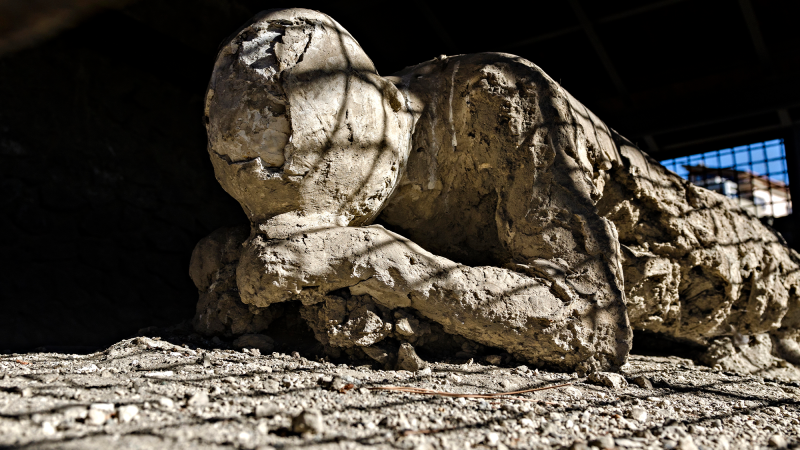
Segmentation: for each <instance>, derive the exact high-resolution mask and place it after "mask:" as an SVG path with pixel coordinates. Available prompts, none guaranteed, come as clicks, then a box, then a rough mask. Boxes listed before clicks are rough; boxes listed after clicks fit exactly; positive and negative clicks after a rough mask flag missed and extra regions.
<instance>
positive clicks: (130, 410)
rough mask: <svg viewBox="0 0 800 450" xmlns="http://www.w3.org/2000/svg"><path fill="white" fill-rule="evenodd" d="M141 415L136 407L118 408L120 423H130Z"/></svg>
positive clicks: (124, 406) (125, 406)
mask: <svg viewBox="0 0 800 450" xmlns="http://www.w3.org/2000/svg"><path fill="white" fill-rule="evenodd" d="M138 414H139V407H138V406H136V405H123V406H120V407H119V408H117V417H118V418H119V420H120V422H124V423H127V422H130V421H131V420H133V418H134V417H136V416H137V415H138Z"/></svg>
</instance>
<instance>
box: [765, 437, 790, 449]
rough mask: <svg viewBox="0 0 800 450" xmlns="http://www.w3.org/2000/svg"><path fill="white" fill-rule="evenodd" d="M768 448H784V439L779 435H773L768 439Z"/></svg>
mask: <svg viewBox="0 0 800 450" xmlns="http://www.w3.org/2000/svg"><path fill="white" fill-rule="evenodd" d="M768 443H769V446H770V447H774V448H784V447H786V439H785V438H784V437H783V436H782V435H780V434H773V435H772V436H770V437H769V442H768Z"/></svg>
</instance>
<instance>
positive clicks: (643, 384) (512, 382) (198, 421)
mask: <svg viewBox="0 0 800 450" xmlns="http://www.w3.org/2000/svg"><path fill="white" fill-rule="evenodd" d="M194 341H195V344H191V343H188V342H189V341H181V340H179V339H172V338H170V339H169V342H168V341H167V340H161V339H159V338H155V337H153V338H149V337H138V338H133V339H128V340H124V341H122V342H119V343H117V344H115V345H113V346H111V347H110V348H108V349H106V350H105V351H102V352H97V353H92V354H89V355H73V354H64V353H29V354H14V355H2V357H0V448H2V449H11V448H14V449H17V448H48V449H50V448H81V449H87V448H89V449H91V448H124V449H127V448H137V449H138V448H192V449H205V448H243V449H271V448H347V449H351V448H360V447H367V446H370V447H378V448H415V449H440V448H445V449H449V448H459V449H462V448H463V449H467V448H497V449H501V450H502V449H506V448H534V449H538V448H574V449H589V448H593V447H594V448H614V447H616V448H622V449H628V448H630V449H645V448H654V449H661V448H665V449H671V448H677V449H695V448H697V449H729V448H730V449H734V448H742V449H756V448H765V447H781V446H788V447H790V448H796V447H797V446H798V443H800V439H799V438H798V435H800V408H798V406H800V405H798V400H797V398H798V394H800V383H798V382H797V381H793V380H796V379H797V377H796V375H797V372H796V371H795V370H794V369H793V368H785V369H781V370H782V371H777V372H776V371H773V372H770V373H769V374H768V376H766V377H765V378H764V377H760V376H753V375H741V374H736V373H731V372H721V371H716V370H713V369H711V368H708V367H702V366H696V365H695V364H694V363H693V362H692V361H691V360H688V359H682V358H677V357H654V356H637V355H632V356H631V357H630V360H629V363H628V364H627V365H626V366H624V368H623V372H622V375H623V376H624V378H623V377H621V376H617V377H615V376H614V375H613V374H612V375H602V374H601V376H595V377H589V378H579V377H578V376H577V375H576V374H564V373H553V372H547V371H544V370H541V369H539V370H536V369H534V370H531V369H529V368H528V367H526V366H519V365H518V364H515V363H513V362H512V363H510V364H508V366H495V365H490V364H488V363H486V362H485V361H471V360H467V361H464V360H458V361H448V362H436V363H430V364H429V365H428V366H427V368H425V369H422V370H421V371H418V372H416V373H412V372H407V371H385V370H375V369H374V368H373V367H370V366H356V365H346V364H338V365H337V364H333V363H330V362H326V361H324V360H319V361H314V360H310V359H306V358H303V357H301V356H300V355H298V354H296V353H295V354H293V355H287V354H282V353H272V354H269V355H261V354H259V352H258V351H257V350H248V349H245V350H243V351H237V350H231V349H228V348H227V346H226V344H225V343H224V342H220V341H218V342H217V343H216V344H214V343H211V342H206V341H203V340H198V339H194ZM204 343H205V345H203V344H204ZM198 344H199V345H198ZM213 347H218V348H213ZM489 359H490V360H493V361H496V359H492V358H489ZM565 383H570V385H568V386H563V387H559V388H555V389H548V390H541V391H537V392H532V393H524V394H516V395H514V396H512V397H514V398H490V399H479V398H450V397H442V396H430V395H419V394H412V393H405V392H396V391H388V390H378V389H375V388H378V387H382V386H413V387H421V388H427V389H433V390H438V391H447V392H453V393H497V392H509V391H516V390H522V389H530V388H536V387H547V386H554V385H559V384H565ZM650 384H652V386H651V385H650Z"/></svg>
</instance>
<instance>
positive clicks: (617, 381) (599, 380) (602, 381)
mask: <svg viewBox="0 0 800 450" xmlns="http://www.w3.org/2000/svg"><path fill="white" fill-rule="evenodd" d="M589 381H591V382H593V383H595V384H599V385H602V386H606V387H610V388H612V389H625V388H626V387H628V382H627V381H625V377H623V376H622V375H620V374H618V373H611V372H594V373H592V374H591V375H589Z"/></svg>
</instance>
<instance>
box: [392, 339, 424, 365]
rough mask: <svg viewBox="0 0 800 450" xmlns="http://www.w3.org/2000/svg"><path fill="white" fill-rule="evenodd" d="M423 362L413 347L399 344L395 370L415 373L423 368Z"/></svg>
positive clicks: (405, 343) (407, 344)
mask: <svg viewBox="0 0 800 450" xmlns="http://www.w3.org/2000/svg"><path fill="white" fill-rule="evenodd" d="M425 365H426V364H425V361H423V360H422V358H420V357H419V356H417V352H416V351H415V350H414V347H413V346H412V345H411V344H409V343H407V342H404V343H402V344H400V350H399V351H398V353H397V369H398V370H408V371H409V372H416V371H418V370H421V369H423V368H424V367H425Z"/></svg>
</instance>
